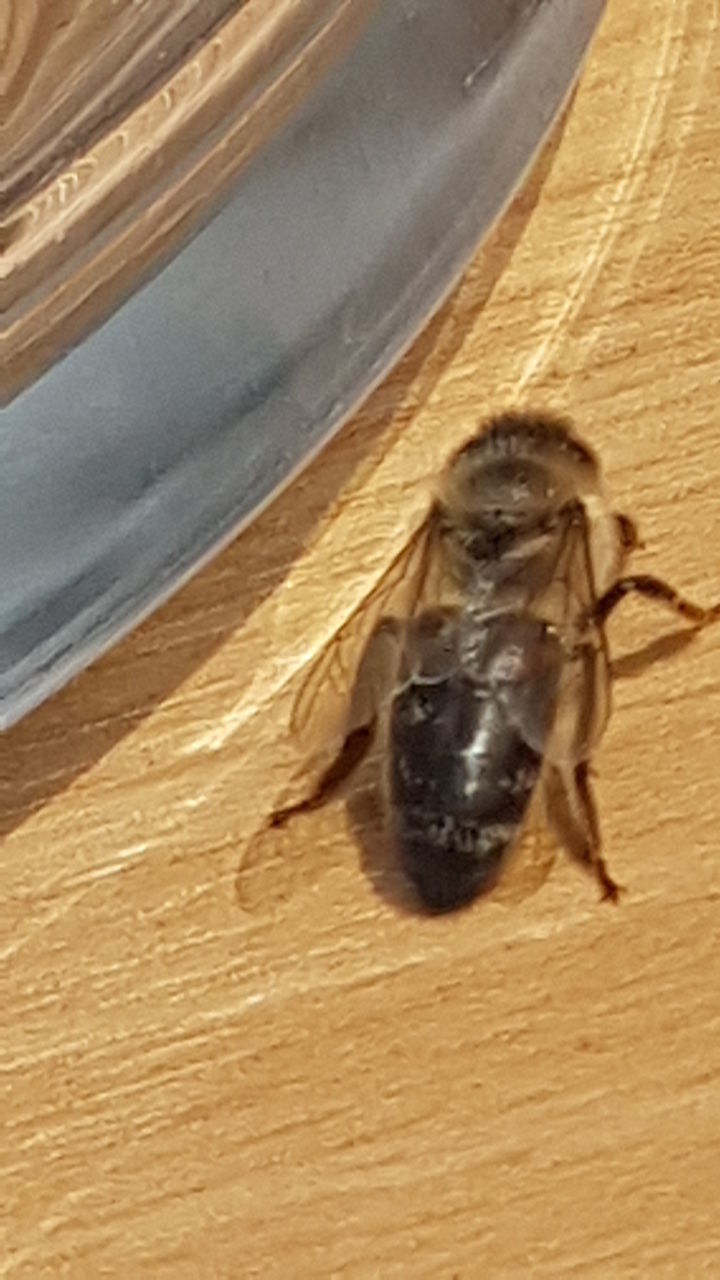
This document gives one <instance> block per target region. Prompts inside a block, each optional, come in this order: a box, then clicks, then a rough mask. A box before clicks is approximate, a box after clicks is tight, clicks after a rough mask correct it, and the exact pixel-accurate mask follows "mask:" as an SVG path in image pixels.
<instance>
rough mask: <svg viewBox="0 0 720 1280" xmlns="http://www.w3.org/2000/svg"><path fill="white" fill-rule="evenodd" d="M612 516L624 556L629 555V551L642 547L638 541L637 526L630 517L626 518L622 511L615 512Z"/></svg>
mask: <svg viewBox="0 0 720 1280" xmlns="http://www.w3.org/2000/svg"><path fill="white" fill-rule="evenodd" d="M614 515H615V524H616V526H617V531H618V537H619V539H620V545H621V547H622V549H623V551H624V552H625V554H626V555H629V554H630V552H631V551H636V550H637V549H638V548H639V547H642V545H643V543H642V542H641V540H640V534H639V533H638V528H637V525H636V524H635V521H634V520H633V519H632V516H626V515H625V514H624V513H623V512H622V511H616V512H615V513H614Z"/></svg>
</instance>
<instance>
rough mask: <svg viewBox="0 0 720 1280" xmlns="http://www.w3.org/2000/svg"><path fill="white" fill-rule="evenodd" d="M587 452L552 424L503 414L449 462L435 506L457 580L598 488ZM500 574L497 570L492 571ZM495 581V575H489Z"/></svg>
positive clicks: (561, 425) (525, 540) (550, 524)
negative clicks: (441, 516)
mask: <svg viewBox="0 0 720 1280" xmlns="http://www.w3.org/2000/svg"><path fill="white" fill-rule="evenodd" d="M598 479H599V477H598V469H597V463H596V461H595V457H594V455H593V454H592V453H591V452H590V450H589V449H587V448H586V447H585V445H583V444H582V443H581V442H580V441H579V440H577V439H576V437H575V436H574V435H573V434H572V432H571V430H570V428H569V426H568V425H567V424H566V423H565V422H562V421H561V420H560V419H557V418H552V417H549V416H547V415H542V416H540V415H531V414H510V413H508V414H504V415H502V416H501V417H498V418H494V419H493V420H492V421H491V422H490V424H489V425H488V426H487V427H486V428H485V429H484V430H483V431H482V432H481V433H480V434H479V435H478V436H476V437H475V438H474V439H472V440H470V441H469V443H468V444H466V445H465V446H464V447H463V448H462V449H461V450H460V451H459V453H457V454H456V455H455V457H454V459H453V460H452V462H451V464H450V467H449V468H448V471H447V474H446V479H445V491H444V493H443V495H442V498H441V507H442V509H443V510H444V513H445V529H446V532H447V533H449V534H450V537H451V541H452V544H453V546H454V549H455V559H456V561H457V566H458V569H459V572H460V574H461V576H462V575H463V574H464V573H465V572H466V569H465V568H463V566H467V567H468V568H470V571H471V572H473V570H472V568H471V566H472V565H476V564H478V563H480V564H483V565H485V566H487V565H488V564H489V563H495V564H496V565H500V564H501V562H502V558H503V557H504V556H505V555H506V554H515V550H516V549H517V550H519V548H520V547H521V546H529V543H530V542H531V541H532V540H533V539H535V538H536V537H537V536H538V535H543V536H544V535H548V534H551V533H552V531H553V529H554V528H557V527H558V517H559V516H560V514H561V513H562V512H564V511H566V509H567V508H568V506H569V505H571V504H576V503H577V502H578V501H579V500H580V499H581V497H582V495H583V494H586V493H587V492H588V491H589V490H592V489H595V488H596V487H597V484H598ZM499 571H500V570H499V569H498V572H499ZM496 576H497V575H496Z"/></svg>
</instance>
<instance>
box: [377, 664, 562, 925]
mask: <svg viewBox="0 0 720 1280" xmlns="http://www.w3.org/2000/svg"><path fill="white" fill-rule="evenodd" d="M391 743H392V750H391V766H390V799H391V804H392V812H393V821H394V834H395V840H396V844H397V848H398V853H399V855H400V858H401V860H402V863H403V866H404V868H405V870H406V872H407V874H408V875H409V877H410V879H411V880H412V881H413V883H414V884H415V886H416V888H417V891H418V893H419V895H420V898H421V899H422V902H423V904H424V905H425V907H426V908H427V909H428V910H431V911H451V910H453V909H455V908H457V907H460V906H463V905H465V904H466V903H468V902H471V901H472V900H473V899H474V898H476V897H477V896H478V895H479V894H481V893H483V892H484V891H486V890H488V889H490V888H492V886H493V884H494V883H495V881H496V880H497V877H498V873H499V870H500V867H501V865H502V861H503V858H504V857H505V855H506V854H507V852H508V851H509V849H510V848H511V846H512V845H513V843H514V841H515V838H516V837H517V835H518V833H519V830H520V827H521V825H522V822H523V819H524V816H525V813H526V811H527V807H528V803H529V800H530V796H531V794H532V791H533V789H534V786H535V783H536V781H537V778H538V774H539V771H540V764H541V759H540V756H539V755H538V754H537V753H536V752H535V751H534V750H533V749H532V748H531V747H529V746H527V744H526V743H525V742H524V741H523V740H522V738H521V737H520V736H519V735H518V733H517V731H516V730H515V729H514V728H513V727H512V725H510V724H509V723H508V721H507V719H506V717H505V714H504V712H503V708H502V706H501V705H500V704H499V703H498V702H497V701H496V699H495V698H494V697H493V694H492V691H491V690H490V689H488V688H483V687H482V686H479V685H477V684H474V683H473V682H471V681H468V680H466V679H464V678H462V677H460V676H458V675H454V676H452V677H448V678H447V679H445V680H440V681H437V682H434V683H414V682H413V683H410V684H408V685H407V686H406V687H405V688H404V689H403V690H402V691H401V692H400V693H399V694H398V695H397V696H396V698H395V701H394V704H393V714H392V720H391Z"/></svg>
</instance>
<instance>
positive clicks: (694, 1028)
mask: <svg viewBox="0 0 720 1280" xmlns="http://www.w3.org/2000/svg"><path fill="white" fill-rule="evenodd" d="M718 85H720V27H719V22H718V6H717V4H716V3H715V0H675V3H673V4H672V5H670V4H667V3H665V0H662V2H661V0H657V2H653V0H650V2H648V0H611V2H610V4H609V7H608V12H607V17H606V19H605V21H604V24H603V26H602V29H601V32H600V35H599V37H598V39H597V41H596V43H595V45H594V48H593V51H592V54H591V57H590V60H589V62H588V65H587V69H586V73H585V76H584V78H583V81H582V83H581V86H580V89H579V91H578V94H577V96H576V98H575V100H574V102H573V104H572V107H571V109H570V112H569V114H568V117H567V119H566V121H565V122H564V127H563V129H562V130H561V131H560V132H559V133H558V135H557V136H556V138H555V139H554V140H553V144H552V146H551V148H550V150H549V151H548V152H547V153H546V155H545V156H544V157H543V159H542V160H541V162H540V165H539V167H538V168H537V169H536V171H535V172H534V174H533V175H532V176H531V178H530V180H529V183H528V186H527V187H526V189H525V190H524V191H523V192H522V193H521V195H520V197H519V198H518V201H517V202H516V204H515V205H514V207H513V208H512V209H511V210H510V211H509V213H508V215H507V217H506V219H505V220H504V221H503V223H502V224H501V225H500V226H499V227H498V229H497V231H496V233H495V235H494V236H493V237H492V239H491V241H490V243H489V244H488V246H486V247H485V249H484V250H483V251H482V252H481V253H479V254H478V256H477V259H476V261H475V263H474V264H473V266H472V267H471V269H470V270H469V271H468V273H467V275H466V276H465V278H464V280H463V282H462V284H461V285H460V287H459V289H458V290H457V291H456V293H455V295H454V296H453V297H452V299H451V300H450V302H449V303H448V304H447V305H446V307H445V308H444V309H443V310H442V312H441V313H440V314H439V315H438V316H437V317H436V319H435V321H434V322H433V323H432V324H431V325H430V327H429V329H428V330H427V331H426V333H425V334H424V335H423V336H422V337H421V338H420V340H419V342H418V344H417V345H416V347H415V348H414V349H413V350H412V351H411V352H410V353H409V355H408V356H407V357H406V359H405V360H404V361H403V363H402V364H401V365H400V367H399V368H398V369H397V370H396V371H395V373H394V374H393V375H392V377H390V378H389V379H388V380H387V382H386V383H385V384H384V385H383V386H382V387H381V388H380V389H379V390H378V391H377V392H376V394H375V395H374V396H373V398H372V400H371V401H370V403H369V404H368V405H367V406H366V407H365V408H364V410H363V411H362V412H361V413H360V414H359V415H358V416H357V417H356V419H355V420H354V422H353V423H351V424H350V425H349V427H348V428H347V429H346V430H345V431H344V432H343V433H342V434H341V436H340V438H339V439H338V440H336V441H335V443H334V444H333V445H332V446H331V447H330V448H328V449H327V450H326V451H325V452H324V453H323V455H322V456H321V457H320V458H319V459H318V460H317V461H316V462H315V463H314V464H313V466H312V467H311V468H310V469H309V470H308V471H307V472H306V473H305V475H304V476H303V477H302V478H301V479H300V480H299V481H298V482H297V483H296V484H295V485H294V486H293V487H292V488H291V489H290V490H289V491H288V492H287V493H286V494H285V495H284V496H283V497H282V498H281V499H280V500H279V501H278V502H277V503H276V504H275V505H274V506H273V507H272V508H271V509H270V510H269V511H268V512H267V513H266V514H265V515H264V516H263V517H262V518H261V519H260V520H259V521H258V522H257V524H256V525H254V526H253V527H252V528H251V529H250V530H249V531H248V532H247V533H246V534H244V535H243V536H242V537H241V538H240V539H239V540H238V541H237V542H236V543H235V544H234V545H233V546H232V547H231V548H229V549H228V551H227V552H226V553H225V554H224V555H223V556H221V557H220V559H219V560H217V561H216V562H215V563H214V564H213V565H212V566H210V567H209V568H208V569H207V570H206V571H205V572H204V573H203V574H201V575H200V576H199V577H198V578H197V579H196V580H195V581H193V582H192V583H191V584H190V585H189V586H188V587H187V588H186V589H185V590H184V591H183V592H182V593H181V594H180V595H179V596H178V597H177V598H176V599H175V600H174V601H173V602H172V603H171V604H170V605H169V606H168V607H167V608H165V609H164V610H163V611H162V612H161V613H160V614H159V615H158V616H156V617H155V618H154V619H152V620H151V621H150V622H149V623H147V624H146V625H145V626H143V627H142V628H140V629H139V630H138V631H137V632H136V633H135V634H134V635H133V636H132V637H130V639H128V640H127V641H126V642H125V643H124V644H122V645H121V646H119V647H118V648H117V649H116V650H115V651H114V652H112V653H111V654H110V655H108V656H107V657H106V658H105V659H104V660H103V661H101V662H100V663H98V664H97V666H96V667H94V668H93V669H92V670H91V671H89V672H87V673H86V674H85V675H83V676H82V677H81V678H80V679H78V680H77V681H76V682H75V683H74V684H73V685H72V686H71V687H69V688H68V689H67V690H66V691H65V692H64V693H63V694H62V695H60V696H59V697H58V698H56V699H55V700H54V701H53V702H52V703H50V704H49V705H47V706H46V707H44V708H42V709H40V710H39V711H38V712H36V713H35V714H34V715H33V716H31V717H30V718H29V719H28V720H27V721H26V722H24V723H22V724H20V725H19V726H18V727H17V728H16V729H15V730H13V731H12V732H11V733H10V734H9V735H7V736H6V738H5V740H4V741H3V743H2V748H1V750H2V755H1V756H0V776H1V777H2V784H3V792H2V805H1V807H0V813H1V814H2V822H3V830H4V841H3V845H2V853H1V855H0V859H1V866H2V883H3V895H2V907H0V912H1V913H2V920H1V925H0V929H1V931H0V945H1V948H2V960H3V971H2V973H3V977H2V991H1V992H0V1009H1V1010H2V1013H1V1015H0V1016H1V1017H2V1019H3V1035H2V1041H1V1053H2V1057H1V1060H0V1068H1V1070H2V1080H3V1084H2V1089H3V1093H2V1127H3V1136H4V1143H3V1154H2V1173H1V1174H0V1180H1V1183H2V1186H3V1192H4V1196H3V1200H4V1210H5V1212H4V1214H3V1221H2V1224H1V1225H0V1232H2V1249H1V1250H0V1275H2V1276H6V1277H11V1278H12V1280H16V1278H19V1277H22V1278H23V1280H24V1278H25V1277H32V1278H33V1280H35V1278H36V1277H42V1276H58V1275H60V1276H68V1277H73V1280H74V1278H75V1277H84V1276H96V1275H108V1276H133V1277H134V1276H152V1277H153V1278H156V1277H170V1276H172V1277H174V1278H176V1277H194V1276H222V1277H225V1276H227V1277H235V1276H238V1275H242V1276H263V1277H264V1278H266V1277H280V1276H283V1277H284V1276H287V1275H296V1276H343V1277H358V1278H360V1277H370V1276H382V1277H384V1278H385V1277H395V1276H397V1277H406V1276H407V1277H413V1278H414V1277H425V1276H427V1277H447V1278H448V1280H450V1277H455V1276H458V1277H460V1276H462V1277H463V1278H465V1277H468V1278H469V1277H475V1276H485V1275H490V1276H521V1275H522V1276H526V1275H532V1276H548V1277H550V1276H552V1277H556V1276H570V1275H577V1276H580V1275H582V1276H598V1277H606V1276H613V1277H625V1276H627V1277H631V1276H647V1275H652V1276H662V1277H675V1276H677V1277H687V1276H688V1275H692V1276H703V1275H708V1276H711V1275H717V1274H718V1271H720V1217H719V1216H718V1213H717V1193H716V1185H717V1174H718V1168H720V1095H719V1094H718V1088H717V1078H718V1070H719V1068H720V1034H719V1032H720V959H719V957H720V928H719V925H718V919H719V916H718V902H719V899H720V849H719V848H718V824H719V821H720V799H719V793H718V785H717V778H718V743H720V635H719V634H718V632H717V631H716V632H714V633H713V632H710V631H708V632H707V633H705V634H703V635H702V636H699V637H697V638H696V639H695V640H694V641H693V642H692V644H690V645H689V646H687V647H686V648H685V649H684V650H683V651H682V652H677V653H675V654H674V655H672V656H668V657H667V658H666V659H665V660H664V661H661V662H657V663H655V664H654V665H652V666H651V667H650V668H649V669H648V670H647V671H645V672H644V673H643V674H636V675H635V676H634V677H631V676H628V677H627V678H626V679H624V680H622V681H619V682H618V685H617V690H616V709H615V714H614V717H613V720H612V722H611V726H610V729H609V732H608V734H607V737H606V740H605V742H604V744H603V748H602V750H601V752H600V754H599V757H598V760H597V767H598V771H599V778H598V791H599V797H600V802H601V808H602V815H603V825H604V834H605V841H606V852H607V856H608V860H609V863H610V866H611V868H612V870H613V871H614V872H615V874H616V875H617V877H618V879H620V880H621V881H622V882H624V883H625V884H626V885H627V887H628V891H629V892H628V894H627V897H626V898H625V899H624V900H623V902H622V904H621V905H620V906H619V907H618V908H617V909H615V910H613V909H610V908H607V907H603V906H600V905H599V904H598V903H597V901H596V892H595V889H594V886H593V885H592V883H591V882H590V881H588V880H586V879H584V878H583V877H582V876H581V875H580V873H579V872H577V870H576V869H574V868H573V867H571V866H569V865H568V864H567V863H566V862H564V861H563V860H562V859H560V858H557V859H556V860H555V862H554V865H553V866H552V869H551V873H550V875H549V876H548V877H547V878H545V879H544V881H543V882H542V883H541V884H540V883H539V884H538V886H537V892H535V893H532V894H529V895H528V894H526V895H525V896H522V897H520V898H519V899H516V900H511V901H508V900H502V898H499V899H498V900H488V901H487V902H485V903H482V904H480V905H478V906H476V907H475V908H474V909H472V910H471V911H469V912H467V913H466V914H463V915H462V916H459V917H457V918H450V919H440V920H424V919H420V918H418V917H417V916H414V915H412V914H410V913H408V912H406V911H403V910H402V909H400V908H399V907H398V905H397V904H396V903H395V902H394V901H392V894H390V893H388V892H387V886H385V887H383V885H382V883H381V884H380V885H379V886H377V885H376V886H375V887H374V886H373V883H372V881H371V879H370V878H369V877H368V875H367V874H366V873H365V871H364V869H363V867H362V865H360V864H361V861H362V850H361V849H359V847H358V840H357V837H356V833H355V831H354V827H353V818H352V813H350V814H349V813H348V812H347V811H346V809H345V808H344V806H343V805H342V804H338V805H335V806H333V807H332V808H331V809H329V810H327V811H325V812H321V813H318V814H316V815H312V816H309V817H308V818H307V819H306V820H305V821H303V822H302V824H299V825H298V827H297V830H296V833H295V836H294V840H293V845H292V847H291V848H289V849H288V848H284V847H283V848H276V849H275V850H273V848H270V847H267V846H266V848H265V856H266V860H265V861H264V860H263V858H262V857H259V858H258V857H256V856H255V855H256V852H257V847H258V846H257V844H256V842H257V839H258V832H259V831H260V830H261V828H262V827H263V824H264V822H265V820H266V818H267V815H268V813H269V812H270V811H271V809H272V808H273V806H274V805H275V804H276V803H277V802H278V799H279V798H280V797H281V796H282V795H283V793H284V792H285V790H286V789H287V787H288V786H289V785H290V784H291V781H292V777H293V773H294V771H295V770H296V769H297V767H298V765H299V763H300V757H299V755H298V752H297V749H296V747H295V746H294V745H293V744H292V742H291V741H290V740H289V737H288V733H287V721H288V716H289V712H290V707H291V705H292V699H293V696H294V693H295V690H296V689H297V687H298V681H299V679H300V678H301V675H302V671H303V669H304V667H305V665H306V664H307V661H308V659H309V658H310V657H311V655H312V654H313V653H315V652H316V651H317V650H318V648H319V647H320V646H321V645H322V644H324V643H325V642H326V641H327V639H328V638H329V636H330V635H331V634H332V633H333V632H334V631H335V630H336V629H337V628H338V627H339V626H340V625H341V624H342V622H343V620H344V619H345V618H346V617H347V616H348V614H349V612H350V611H351V610H352V609H353V608H354V607H356V605H357V604H358V602H359V601H360V600H361V598H362V597H363V595H364V594H365V593H367V592H368V591H369V590H370V589H371V587H372V584H373V583H374V582H375V581H376V580H377V578H378V576H379V574H380V573H381V572H382V570H383V567H384V566H386V565H387V563H388V562H389V560H390V559H391V557H392V556H393V555H394V554H395V553H396V552H397V549H398V547H399V546H401V545H402V541H403V539H404V538H406V537H407V536H408V534H409V532H410V531H411V530H412V528H413V527H414V525H415V524H416V522H417V521H418V520H419V519H420V518H421V516H422V512H423V510H424V505H425V502H426V495H427V491H428V485H429V482H430V479H431V477H432V475H433V473H434V472H435V470H436V469H437V467H438V466H439V465H441V463H442V462H443V460H444V459H445V458H446V457H447V456H448V454H449V452H450V451H451V450H452V449H453V448H454V447H455V446H456V445H457V444H458V443H459V442H460V441H462V440H463V439H464V438H465V436H466V435H467V433H468V431H469V430H470V429H471V428H472V427H473V426H474V425H475V424H476V422H477V420H478V419H479V418H481V417H482V416H484V415H485V414H487V413H488V412H489V411H490V410H491V409H493V408H497V407H498V406H504V405H506V404H508V403H521V404H532V405H550V406H552V407H554V408H556V409H560V410H563V411H566V412H570V413H572V415H573V416H574V417H575V418H576V420H577V422H578V424H579V425H580V426H581V428H582V430H583V432H584V433H585V434H586V435H587V437H588V438H589V439H590V440H591V441H592V442H593V443H594V444H595V445H596V446H597V447H598V449H599V450H600V451H601V453H602V456H603V458H604V461H605V464H606V468H607V471H608V476H609V480H610V482H611V485H612V488H613V491H614V493H615V494H616V495H617V498H618V500H619V502H620V503H621V505H622V506H623V507H624V508H628V509H630V510H631V511H633V512H634V514H635V515H636V516H637V518H638V520H639V522H640V525H641V529H642V533H643V535H644V538H645V541H646V549H645V550H644V551H643V552H642V553H641V554H640V555H639V556H638V566H639V567H641V568H642V569H643V570H648V571H651V572H660V573H662V574H664V575H666V576H667V577H668V578H669V579H670V580H671V581H673V582H674V583H676V584H678V585H681V586H682V587H683V588H685V589H686V590H687V591H688V592H690V593H692V595H693V596H695V597H696V598H698V599H700V600H709V599H711V598H716V597H717V596H718V594H719V586H720V499H719V498H718V494H719V493H720V421H719V420H718V386H719V385H720V341H719V339H720V233H719V231H718V221H717V207H718V200H719V199H720V172H719V170H718V165H717V154H718V148H719V147H720V112H718ZM666 625H667V621H666V619H665V617H664V616H663V615H662V613H660V614H659V615H658V614H656V613H654V612H653V611H652V610H648V609H644V610H641V609H640V608H637V609H635V608H634V607H630V606H629V607H628V609H627V611H626V612H625V613H624V614H623V615H622V617H621V618H619V619H618V621H617V624H616V625H614V627H613V641H614V645H615V650H616V652H617V653H622V652H627V651H632V650H634V649H636V648H637V647H638V646H642V645H643V644H645V643H647V642H649V641H651V640H652V639H653V637H654V636H656V635H657V633H658V631H659V630H660V631H661V630H662V629H663V627H665V626H666ZM626 669H628V666H627V664H626ZM630 669H632V667H631V664H630ZM261 853H262V850H261ZM251 854H252V858H251V861H252V862H253V865H254V867H255V873H254V876H255V879H254V882H253V885H254V887H253V893H252V895H251V897H252V901H251V902H250V903H248V901H246V900H244V899H243V894H242V889H243V885H247V883H248V881H247V878H246V876H244V873H243V869H242V868H243V865H246V864H247V860H248V858H249V856H250V855H251ZM283 855H287V856H286V857H284V856H283ZM289 855H292V856H289Z"/></svg>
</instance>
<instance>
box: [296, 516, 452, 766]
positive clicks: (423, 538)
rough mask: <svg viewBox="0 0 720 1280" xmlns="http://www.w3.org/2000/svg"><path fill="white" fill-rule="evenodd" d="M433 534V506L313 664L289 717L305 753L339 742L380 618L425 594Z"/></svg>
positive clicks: (405, 612)
mask: <svg viewBox="0 0 720 1280" xmlns="http://www.w3.org/2000/svg"><path fill="white" fill-rule="evenodd" d="M436 536H437V514H436V509H435V508H434V507H433V508H431V510H430V511H429V512H428V515H427V516H426V517H425V519H424V520H423V522H422V524H421V525H420V526H419V527H418V529H417V530H416V531H415V533H414V534H413V536H412V537H411V539H410V541H409V542H408V543H407V544H406V545H405V546H404V547H403V549H402V551H400V552H399V554H398V555H397V556H396V557H395V559H394V560H393V561H392V563H391V564H390V565H389V567H388V568H387V569H386V571H385V573H384V574H383V575H382V577H381V578H380V581H379V582H378V583H377V585H376V586H375V587H374V588H373V590H372V591H371V593H370V595H368V596H366V597H365V599H364V600H362V601H361V603H360V605H359V606H358V607H357V609H356V610H355V611H354V613H353V614H352V615H351V616H350V618H349V619H348V620H347V622H346V623H345V624H344V626H343V627H342V628H341V629H340V630H339V631H338V632H337V633H336V635H335V636H334V637H333V639H332V640H331V641H330V643H329V644H328V645H327V646H326V647H325V649H324V650H323V651H322V653H320V654H319V655H318V657H317V658H316V659H315V660H314V661H313V662H312V663H311V665H310V667H309V669H308V671H307V673H306V674H305V676H304V677H303V680H302V684H301V686H300V690H299V692H298V695H297V698H296V701H295V704H294V707H293V710H292V715H291V719H290V728H291V732H292V733H293V736H295V737H297V739H298V740H299V742H300V744H301V746H302V749H303V751H304V753H306V754H309V755H311V756H313V755H318V754H323V755H327V754H328V753H329V752H330V753H331V752H332V750H334V749H336V748H337V745H338V743H339V742H341V741H342V738H343V737H344V735H345V732H346V729H347V715H348V708H349V703H350V697H351V694H352V689H353V685H354V682H355V677H356V674H357V670H358V666H359V662H360V659H361V657H362V654H363V653H364V651H365V649H366V646H367V644H368V641H369V639H370V637H371V635H372V634H373V632H374V631H375V630H376V629H377V626H378V623H379V622H380V619H381V618H382V617H383V616H385V615H387V614H395V615H397V616H399V617H403V618H404V617H410V616H411V615H412V614H413V613H414V612H415V610H416V609H417V607H418V604H419V602H420V601H421V600H422V599H424V598H425V595H426V588H427V587H428V583H429V579H430V577H431V574H430V568H431V560H432V557H433V552H434V547H435V540H436Z"/></svg>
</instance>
